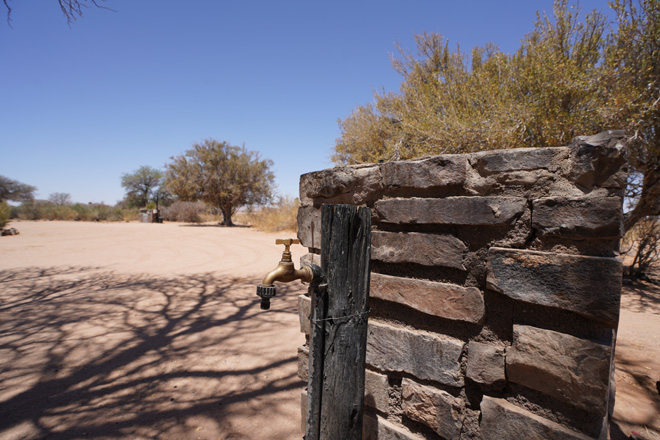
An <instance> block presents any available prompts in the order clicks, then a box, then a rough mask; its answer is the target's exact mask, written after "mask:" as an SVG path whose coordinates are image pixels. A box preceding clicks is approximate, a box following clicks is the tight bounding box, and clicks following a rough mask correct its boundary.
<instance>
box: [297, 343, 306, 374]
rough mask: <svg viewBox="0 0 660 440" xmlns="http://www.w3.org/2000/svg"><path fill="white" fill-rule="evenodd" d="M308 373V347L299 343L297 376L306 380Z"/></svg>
mask: <svg viewBox="0 0 660 440" xmlns="http://www.w3.org/2000/svg"><path fill="white" fill-rule="evenodd" d="M308 374H309V349H308V348H307V347H306V346H304V345H301V346H300V347H298V377H299V378H300V379H302V380H304V381H307V378H308Z"/></svg>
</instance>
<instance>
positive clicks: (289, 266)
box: [257, 238, 315, 310]
mask: <svg viewBox="0 0 660 440" xmlns="http://www.w3.org/2000/svg"><path fill="white" fill-rule="evenodd" d="M275 244H283V245H284V252H283V253H282V259H281V260H280V263H279V264H278V265H277V267H276V268H275V269H273V270H271V271H270V272H268V273H267V274H266V276H265V277H264V279H263V281H261V283H260V284H259V285H257V295H259V296H260V297H261V308H262V309H263V310H268V309H269V308H270V299H271V298H272V297H274V296H275V293H276V289H275V285H274V283H275V281H279V282H281V283H289V282H291V281H295V280H300V281H302V282H305V283H311V282H312V281H313V280H314V275H315V273H314V270H313V269H312V267H310V266H307V265H305V266H303V267H301V268H300V269H296V268H295V266H294V264H293V262H292V261H291V250H290V246H291V245H292V244H300V240H297V239H294V238H287V239H278V240H275Z"/></svg>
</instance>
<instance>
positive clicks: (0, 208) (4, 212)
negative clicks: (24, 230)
mask: <svg viewBox="0 0 660 440" xmlns="http://www.w3.org/2000/svg"><path fill="white" fill-rule="evenodd" d="M10 216H11V208H10V207H9V205H8V204H7V202H5V201H4V200H3V201H0V229H3V228H4V227H5V226H7V224H9V218H10Z"/></svg>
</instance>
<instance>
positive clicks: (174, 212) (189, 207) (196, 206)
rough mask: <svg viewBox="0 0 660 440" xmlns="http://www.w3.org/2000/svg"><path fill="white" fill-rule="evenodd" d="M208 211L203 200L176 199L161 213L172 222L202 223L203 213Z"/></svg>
mask: <svg viewBox="0 0 660 440" xmlns="http://www.w3.org/2000/svg"><path fill="white" fill-rule="evenodd" d="M205 212H206V208H205V206H204V203H202V202H181V201H176V202H174V203H172V204H171V205H170V206H168V207H167V208H163V210H162V211H161V215H162V217H163V219H164V220H166V221H170V222H186V223H200V222H201V221H202V215H203V214H204V213H205Z"/></svg>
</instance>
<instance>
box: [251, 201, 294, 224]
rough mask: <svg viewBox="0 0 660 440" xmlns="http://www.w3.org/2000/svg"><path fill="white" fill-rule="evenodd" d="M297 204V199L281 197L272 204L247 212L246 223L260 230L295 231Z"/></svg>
mask: <svg viewBox="0 0 660 440" xmlns="http://www.w3.org/2000/svg"><path fill="white" fill-rule="evenodd" d="M298 206H300V201H299V200H298V199H292V198H291V197H282V198H280V199H279V201H278V202H277V203H276V204H275V205H273V206H264V207H262V208H261V209H259V210H258V211H253V212H248V213H247V218H248V223H249V224H250V225H251V226H254V227H255V228H257V229H259V230H261V231H268V232H277V231H297V230H298V221H297V216H298Z"/></svg>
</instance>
